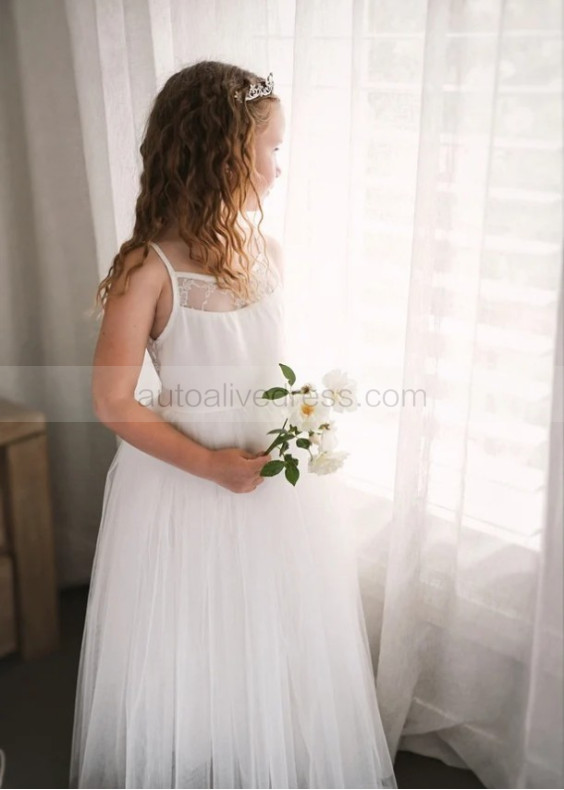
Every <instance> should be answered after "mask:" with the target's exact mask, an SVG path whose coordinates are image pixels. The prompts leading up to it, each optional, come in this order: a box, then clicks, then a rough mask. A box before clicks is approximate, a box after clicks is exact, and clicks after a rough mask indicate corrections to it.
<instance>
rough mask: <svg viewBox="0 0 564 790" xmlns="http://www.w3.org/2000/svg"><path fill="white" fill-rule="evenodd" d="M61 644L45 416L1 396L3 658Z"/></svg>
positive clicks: (47, 650) (0, 634)
mask: <svg viewBox="0 0 564 790" xmlns="http://www.w3.org/2000/svg"><path fill="white" fill-rule="evenodd" d="M58 646H59V613H58V594H57V583H56V572H55V547H54V539H53V521H52V510H51V496H50V490H49V469H48V459H47V436H46V425H45V417H44V415H43V414H41V412H38V411H33V410H30V409H27V408H26V407H24V406H20V405H18V404H16V403H12V402H11V401H7V400H4V399H2V398H0V656H2V655H6V654H7V653H11V652H14V651H19V652H20V653H21V655H22V657H23V658H24V659H30V658H38V657H39V656H42V655H46V654H47V653H50V652H52V651H53V650H56V649H57V648H58Z"/></svg>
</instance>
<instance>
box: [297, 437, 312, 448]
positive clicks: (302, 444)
mask: <svg viewBox="0 0 564 790" xmlns="http://www.w3.org/2000/svg"><path fill="white" fill-rule="evenodd" d="M296 444H297V446H298V447H305V448H307V447H309V446H310V444H311V442H310V440H309V439H296Z"/></svg>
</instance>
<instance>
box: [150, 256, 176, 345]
mask: <svg viewBox="0 0 564 790" xmlns="http://www.w3.org/2000/svg"><path fill="white" fill-rule="evenodd" d="M149 244H150V245H151V247H152V248H153V249H154V250H155V252H156V253H157V255H158V256H159V258H160V259H161V261H162V262H163V263H164V265H165V268H166V270H167V272H168V274H169V277H170V284H171V287H172V310H171V311H170V316H169V318H168V321H167V322H166V326H165V328H164V329H163V330H162V332H161V333H160V335H159V337H158V338H157V340H159V341H160V340H162V339H163V338H164V336H165V335H167V334H168V332H169V330H170V327H171V326H172V321H173V318H174V316H175V315H176V313H177V311H178V309H179V307H180V294H179V291H178V280H177V279H176V271H175V269H173V267H172V264H171V262H170V261H169V259H168V258H167V257H166V255H165V254H164V252H163V251H162V250H161V248H160V247H159V245H158V244H157V243H156V241H150V242H149Z"/></svg>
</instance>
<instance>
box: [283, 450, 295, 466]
mask: <svg viewBox="0 0 564 790" xmlns="http://www.w3.org/2000/svg"><path fill="white" fill-rule="evenodd" d="M284 458H285V459H286V462H287V463H289V464H293V465H294V466H297V465H298V459H297V458H294V456H293V455H292V454H291V453H287V454H286V455H285V456H284Z"/></svg>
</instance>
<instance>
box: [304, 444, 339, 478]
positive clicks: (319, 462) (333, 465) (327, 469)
mask: <svg viewBox="0 0 564 790" xmlns="http://www.w3.org/2000/svg"><path fill="white" fill-rule="evenodd" d="M347 456H348V453H345V452H343V451H342V450H340V451H339V452H334V453H332V452H322V453H319V454H318V455H314V456H313V458H310V459H309V463H308V467H307V468H308V471H310V472H315V474H316V475H328V474H331V472H336V471H337V469H340V467H341V466H342V465H343V462H344V460H345V458H346V457H347Z"/></svg>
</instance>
